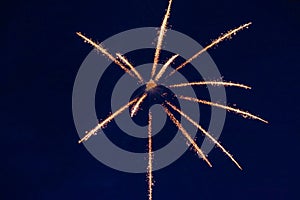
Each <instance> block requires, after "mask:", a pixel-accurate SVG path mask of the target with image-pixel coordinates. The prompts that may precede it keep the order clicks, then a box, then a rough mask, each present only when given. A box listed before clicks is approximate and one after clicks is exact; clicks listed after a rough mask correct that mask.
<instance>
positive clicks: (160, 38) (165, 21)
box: [151, 0, 172, 79]
mask: <svg viewBox="0 0 300 200" xmlns="http://www.w3.org/2000/svg"><path fill="white" fill-rule="evenodd" d="M171 5H172V0H169V5H168V9H167V12H166V14H165V17H164V19H163V22H162V24H161V27H160V31H159V35H158V39H157V44H156V50H155V54H154V61H153V67H152V71H151V79H152V78H153V76H154V75H155V71H156V67H157V63H158V61H159V56H160V51H161V47H162V43H163V39H164V37H165V34H166V32H167V24H168V19H169V17H170V12H171Z"/></svg>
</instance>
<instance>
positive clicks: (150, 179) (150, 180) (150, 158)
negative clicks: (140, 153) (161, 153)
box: [147, 111, 154, 200]
mask: <svg viewBox="0 0 300 200" xmlns="http://www.w3.org/2000/svg"><path fill="white" fill-rule="evenodd" d="M152 164H153V152H152V114H151V112H150V111H149V122H148V167H147V171H148V172H147V173H148V175H147V177H148V197H149V200H152V187H153V185H154V184H153V175H152V171H153V169H152Z"/></svg>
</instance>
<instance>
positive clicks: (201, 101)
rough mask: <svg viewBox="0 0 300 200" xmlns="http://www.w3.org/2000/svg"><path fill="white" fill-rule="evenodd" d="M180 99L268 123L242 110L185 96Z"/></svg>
mask: <svg viewBox="0 0 300 200" xmlns="http://www.w3.org/2000/svg"><path fill="white" fill-rule="evenodd" d="M179 98H180V99H183V100H187V101H193V102H197V103H202V104H206V105H210V106H215V107H219V108H223V109H226V110H228V111H233V112H235V113H238V114H241V115H242V116H244V117H250V118H252V119H257V120H259V121H262V122H264V123H266V124H267V123H268V121H266V120H264V119H262V118H260V117H257V116H255V115H253V114H251V113H249V112H247V111H242V110H239V109H237V108H232V107H229V106H225V105H222V104H218V103H213V102H210V101H205V100H201V99H196V98H192V97H185V96H179Z"/></svg>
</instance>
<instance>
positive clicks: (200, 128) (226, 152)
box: [166, 101, 242, 170]
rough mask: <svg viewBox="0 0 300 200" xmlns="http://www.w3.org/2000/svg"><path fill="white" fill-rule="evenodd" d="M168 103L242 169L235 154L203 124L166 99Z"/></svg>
mask: <svg viewBox="0 0 300 200" xmlns="http://www.w3.org/2000/svg"><path fill="white" fill-rule="evenodd" d="M166 103H167V104H168V105H169V106H170V107H171V108H172V109H174V110H175V111H176V112H178V113H179V114H180V115H181V116H183V117H184V118H186V119H187V120H188V121H189V122H191V123H192V124H193V125H194V126H195V127H197V128H198V129H199V130H200V131H202V133H204V135H206V136H207V137H208V138H209V139H210V140H211V141H213V142H214V143H215V144H216V145H217V146H218V147H219V148H220V149H221V150H222V151H223V152H224V153H225V154H226V155H227V156H228V157H229V158H230V159H231V160H232V162H234V163H235V164H236V166H237V167H238V168H240V169H241V170H242V167H241V166H240V165H239V163H238V162H237V161H236V160H235V159H234V158H233V156H232V155H231V154H230V153H229V152H228V151H227V150H226V149H225V148H224V147H223V146H222V145H221V144H220V143H219V142H218V141H217V140H216V139H215V138H214V137H212V136H211V135H210V134H209V133H208V132H207V131H206V130H205V129H204V128H203V127H202V126H200V125H199V124H198V123H196V122H195V121H194V120H192V119H191V118H190V117H189V116H188V115H187V114H185V113H184V112H182V111H181V110H179V109H178V108H177V107H176V106H174V105H173V104H171V103H170V102H168V101H166Z"/></svg>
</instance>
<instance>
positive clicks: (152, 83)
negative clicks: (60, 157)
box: [76, 0, 268, 200]
mask: <svg viewBox="0 0 300 200" xmlns="http://www.w3.org/2000/svg"><path fill="white" fill-rule="evenodd" d="M171 5H172V0H169V4H168V8H167V10H166V13H165V15H164V18H163V22H162V24H161V27H160V30H159V33H158V38H157V44H156V49H155V54H154V60H153V66H152V70H151V74H150V80H149V81H147V82H145V80H144V78H143V77H142V76H141V74H140V73H139V72H138V71H137V70H136V69H135V66H133V65H132V64H131V63H130V62H129V61H128V60H127V59H126V58H125V57H124V56H123V55H121V54H120V53H117V54H116V56H117V57H114V56H113V55H112V54H111V53H109V52H108V50H107V49H105V48H104V47H103V46H102V45H101V44H98V43H96V42H94V41H93V40H92V39H89V38H87V37H86V36H84V35H83V34H82V33H80V32H77V33H76V34H77V35H78V36H79V37H81V38H82V39H83V40H84V41H85V42H87V43H88V44H90V45H92V46H93V47H94V48H95V49H96V50H98V51H100V52H101V53H102V54H103V55H104V56H106V57H107V58H109V59H110V60H112V61H113V62H114V63H116V64H117V65H118V66H119V67H120V68H121V69H122V70H124V71H125V72H126V73H127V74H129V75H130V76H131V77H134V78H136V79H138V81H139V83H144V84H145V86H146V87H145V90H144V93H143V95H142V96H140V97H137V98H134V99H133V100H131V101H130V102H129V103H127V104H126V105H124V106H122V107H121V108H120V109H118V110H117V111H116V112H114V113H112V114H110V115H109V116H108V117H107V118H106V119H104V120H102V121H101V122H100V123H99V124H98V125H97V126H96V127H94V128H93V129H91V130H90V131H87V132H86V134H85V136H84V137H83V138H81V139H80V140H79V143H81V142H84V141H87V140H88V139H89V138H90V137H91V136H92V135H95V134H96V133H97V132H98V131H99V130H101V129H103V128H105V126H106V125H107V124H108V123H109V122H111V121H112V120H114V119H115V117H117V116H118V115H120V114H122V113H123V112H124V111H125V110H126V109H129V107H130V106H132V108H131V110H130V116H131V117H133V116H134V115H136V114H137V112H138V111H139V110H140V109H141V106H142V104H143V102H144V101H145V99H146V98H147V97H148V96H150V95H149V92H151V91H152V90H155V89H156V88H157V86H159V85H161V84H162V83H159V81H160V79H161V77H162V76H163V75H164V73H165V72H166V71H167V68H168V67H169V66H170V65H171V64H172V63H173V61H174V60H175V59H176V58H177V57H178V56H179V54H176V55H173V56H172V57H171V58H169V59H168V60H167V61H166V62H165V64H164V65H163V66H162V68H161V69H160V70H159V72H158V73H156V70H157V65H158V63H159V61H160V52H161V49H162V44H163V41H164V37H165V35H166V32H167V25H168V19H169V17H170V12H171ZM250 25H251V22H249V23H246V24H244V25H242V26H240V27H238V28H235V29H233V30H230V31H228V32H227V33H225V34H223V35H221V36H220V37H219V38H217V39H216V40H213V42H212V43H211V44H209V45H208V46H206V47H205V48H203V49H201V50H200V51H198V52H197V53H196V54H195V55H193V56H192V57H191V58H189V59H188V60H186V61H185V62H183V63H182V64H181V65H179V66H178V67H176V68H175V69H174V70H173V71H171V73H170V74H169V75H167V76H166V77H165V80H166V79H167V78H169V77H170V76H172V75H173V74H174V73H176V72H177V71H179V70H180V69H182V68H183V67H185V66H187V65H188V64H189V63H191V62H192V61H193V60H194V59H197V58H198V57H199V56H200V55H201V54H202V53H204V52H205V51H207V50H208V49H210V48H212V47H214V46H216V45H217V44H219V43H220V42H222V41H224V40H225V39H230V38H231V37H232V36H233V35H235V34H236V33H237V32H238V31H240V30H243V29H245V28H248V27H249V26H250ZM201 85H211V86H216V87H218V86H230V87H239V88H243V89H251V87H249V86H247V85H244V84H239V83H233V82H224V81H217V80H215V81H198V82H188V83H178V84H173V85H168V86H165V87H167V88H184V87H187V86H201ZM161 96H162V98H164V95H161ZM177 97H178V98H179V99H182V100H186V101H191V102H195V103H199V104H205V105H209V106H214V107H218V108H221V109H225V110H227V111H231V112H234V113H237V114H240V115H242V116H244V117H249V118H252V119H256V120H260V121H262V122H265V123H268V122H267V121H266V120H264V119H262V118H260V117H258V116H255V115H253V114H250V113H249V112H247V111H242V110H240V109H237V108H233V107H230V106H227V105H222V104H219V103H215V102H210V101H206V100H201V99H196V98H192V97H186V96H182V95H179V96H177ZM162 107H163V110H164V111H165V113H166V115H167V116H168V117H169V118H170V120H171V121H172V122H173V124H174V125H175V126H176V127H177V128H178V129H179V130H180V131H181V133H182V134H183V136H184V137H185V139H186V141H187V144H188V145H191V147H192V148H193V149H194V151H195V152H196V153H197V154H198V156H199V157H200V158H202V159H203V160H204V161H205V162H206V163H207V164H208V165H209V166H210V167H212V165H211V163H210V161H209V160H208V158H207V155H205V154H204V152H203V151H202V150H201V148H200V147H199V146H198V145H197V143H196V141H195V140H194V139H193V138H192V137H191V136H190V134H189V133H188V132H187V131H186V129H185V128H184V127H183V126H182V124H181V122H180V121H179V120H178V119H176V117H175V116H174V115H173V113H172V112H171V111H170V110H169V109H170V108H171V109H172V110H173V111H175V112H177V113H179V114H180V115H181V116H183V117H184V118H185V119H186V120H187V121H188V122H190V123H191V124H192V125H193V126H195V127H196V128H197V129H199V130H200V131H201V132H202V133H203V134H204V135H205V136H206V137H207V138H209V139H210V140H211V141H212V142H213V143H214V144H215V145H216V146H217V147H219V148H220V149H221V150H222V151H223V152H224V153H225V154H226V155H227V156H228V157H229V158H230V159H231V161H232V162H233V163H234V164H235V165H236V166H237V167H238V168H239V169H242V167H241V166H240V164H239V163H238V162H237V161H236V160H235V159H234V158H233V156H232V155H231V154H230V153H229V152H228V151H227V150H226V149H225V148H224V147H223V146H222V145H221V144H220V142H218V141H217V139H215V138H214V137H213V136H212V135H211V134H210V133H209V132H208V131H206V130H205V129H204V128H203V127H202V126H201V125H200V124H199V123H197V122H196V121H194V120H193V119H192V118H191V117H189V116H188V115H187V114H186V113H184V112H183V111H181V110H180V109H179V108H177V107H176V106H175V105H173V104H172V103H171V102H169V101H167V100H166V99H165V100H164V103H163V105H162ZM148 118H149V119H148V167H147V181H148V198H149V200H152V194H153V185H154V184H153V174H152V171H153V159H154V153H153V151H152V120H153V117H152V114H151V112H150V111H149V115H148Z"/></svg>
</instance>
